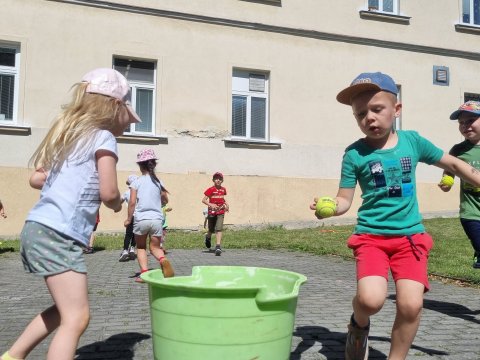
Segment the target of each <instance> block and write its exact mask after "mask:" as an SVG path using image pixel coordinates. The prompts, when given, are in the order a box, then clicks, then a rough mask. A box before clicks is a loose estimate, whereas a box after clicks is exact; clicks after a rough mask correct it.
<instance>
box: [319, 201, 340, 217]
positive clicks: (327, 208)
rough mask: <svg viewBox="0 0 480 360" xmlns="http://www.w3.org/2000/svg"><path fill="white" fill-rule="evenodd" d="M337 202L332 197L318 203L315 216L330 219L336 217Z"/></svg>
mask: <svg viewBox="0 0 480 360" xmlns="http://www.w3.org/2000/svg"><path fill="white" fill-rule="evenodd" d="M336 210H337V202H336V201H335V200H334V199H332V198H331V197H328V196H325V197H322V198H320V199H318V201H317V206H316V210H315V214H316V215H317V216H319V217H321V218H328V217H331V216H333V215H335V211H336Z"/></svg>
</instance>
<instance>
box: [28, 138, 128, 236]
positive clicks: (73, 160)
mask: <svg viewBox="0 0 480 360" xmlns="http://www.w3.org/2000/svg"><path fill="white" fill-rule="evenodd" d="M78 149H82V151H84V152H83V155H82V157H81V158H79V155H78V154H77V152H78ZM98 150H107V151H110V152H111V153H112V154H113V155H115V157H116V158H118V151H117V141H116V139H115V137H114V136H113V134H112V133H111V132H110V131H107V130H98V131H95V132H94V133H93V135H92V136H91V137H89V138H88V139H86V140H85V141H81V142H79V143H78V144H77V146H76V147H75V149H74V151H72V154H70V156H69V157H68V158H67V159H66V160H65V162H64V163H63V165H62V167H61V168H60V169H56V170H55V169H54V170H52V171H51V172H50V173H49V174H48V177H47V180H46V182H45V185H44V186H43V188H42V192H41V194H40V200H39V201H38V203H37V204H36V205H35V206H34V207H33V209H32V210H31V211H30V213H29V214H28V217H27V221H35V222H38V223H40V224H43V225H45V226H47V227H50V228H52V229H53V230H55V231H57V232H59V233H61V234H64V235H66V236H68V237H70V238H72V239H74V240H77V241H79V242H81V243H83V244H85V245H88V241H89V238H90V235H91V233H92V230H93V226H94V225H95V222H96V218H97V212H98V208H99V207H100V203H101V200H100V189H99V180H98V171H97V162H96V158H95V153H96V152H97V151H98Z"/></svg>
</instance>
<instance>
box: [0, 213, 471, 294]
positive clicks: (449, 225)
mask: <svg viewBox="0 0 480 360" xmlns="http://www.w3.org/2000/svg"><path fill="white" fill-rule="evenodd" d="M424 223H425V226H426V228H427V231H428V232H429V233H430V234H431V235H432V236H433V239H434V241H435V244H434V248H433V250H432V252H431V253H430V261H429V271H430V273H431V274H434V275H438V276H444V277H448V278H453V279H459V280H463V281H465V282H468V283H471V284H472V285H473V284H475V285H480V269H479V270H475V269H473V268H472V258H473V250H472V247H471V245H470V241H469V240H468V238H467V237H466V235H465V233H464V232H463V229H462V227H461V225H460V222H459V220H458V219H457V218H448V219H429V220H425V222H424ZM352 229H353V226H327V227H318V228H314V229H301V230H285V229H283V228H282V227H273V226H272V227H269V228H267V229H265V230H253V229H252V230H248V229H247V230H237V231H232V230H228V229H227V230H226V231H225V232H224V241H223V243H224V247H225V248H230V249H252V248H261V249H270V250H280V249H282V250H291V251H303V252H308V253H311V254H316V255H336V256H341V257H344V258H350V259H353V258H352V253H351V251H350V249H348V248H347V246H346V240H347V238H348V236H349V235H350V234H351V232H352ZM203 237H204V234H203V233H201V232H186V231H170V232H169V234H168V240H167V245H168V247H169V248H172V249H199V248H201V247H203ZM122 245H123V237H121V236H108V235H99V236H98V237H97V239H96V242H95V248H96V249H107V250H115V249H118V250H120V249H121V248H122ZM18 248H19V242H18V240H11V241H10V240H4V241H2V242H1V243H0V256H1V254H2V253H5V252H12V251H18Z"/></svg>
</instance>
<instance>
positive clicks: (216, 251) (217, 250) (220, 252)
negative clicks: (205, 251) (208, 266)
mask: <svg viewBox="0 0 480 360" xmlns="http://www.w3.org/2000/svg"><path fill="white" fill-rule="evenodd" d="M220 255H222V248H221V247H220V246H218V245H217V246H216V247H215V256H220Z"/></svg>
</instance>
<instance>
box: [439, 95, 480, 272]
mask: <svg viewBox="0 0 480 360" xmlns="http://www.w3.org/2000/svg"><path fill="white" fill-rule="evenodd" d="M479 119H480V102H478V101H467V102H466V103H464V104H462V105H461V106H460V107H459V108H458V110H456V111H454V112H453V113H452V114H451V115H450V120H458V130H459V131H460V133H461V134H462V135H463V136H464V137H465V140H464V141H462V142H461V143H459V144H456V145H454V146H453V147H452V149H451V150H450V155H453V156H456V157H458V158H459V159H461V160H463V161H465V162H466V163H468V164H470V165H471V166H473V167H474V168H476V169H480V120H479ZM453 178H454V175H453V174H452V173H450V172H448V171H445V172H444V173H443V177H442V180H441V181H440V184H439V185H438V186H439V187H440V189H442V190H443V191H445V192H447V191H450V189H451V188H452V185H453V182H454V180H453ZM460 223H461V224H462V227H463V230H464V231H465V234H467V236H468V238H469V239H470V242H471V244H472V247H473V250H474V256H473V268H474V269H480V188H479V187H475V186H473V185H471V184H469V183H468V182H466V181H463V180H462V181H461V184H460Z"/></svg>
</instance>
